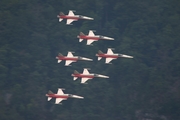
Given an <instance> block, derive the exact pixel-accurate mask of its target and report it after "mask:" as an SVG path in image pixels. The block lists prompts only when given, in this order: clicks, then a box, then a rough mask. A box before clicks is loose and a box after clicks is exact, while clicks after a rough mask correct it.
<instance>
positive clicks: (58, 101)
mask: <svg viewBox="0 0 180 120" xmlns="http://www.w3.org/2000/svg"><path fill="white" fill-rule="evenodd" d="M62 100H65V99H63V98H56V101H55V104H59V103H60V102H61V101H62Z"/></svg>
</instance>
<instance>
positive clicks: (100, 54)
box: [96, 48, 133, 63]
mask: <svg viewBox="0 0 180 120" xmlns="http://www.w3.org/2000/svg"><path fill="white" fill-rule="evenodd" d="M96 56H97V57H98V60H101V58H106V61H105V63H110V62H111V61H112V60H113V59H117V58H118V57H124V58H133V56H129V55H124V54H117V53H116V54H114V53H113V51H112V48H108V50H107V53H103V52H102V51H100V50H99V51H98V54H96Z"/></svg>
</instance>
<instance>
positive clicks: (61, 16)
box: [57, 10, 94, 25]
mask: <svg viewBox="0 0 180 120" xmlns="http://www.w3.org/2000/svg"><path fill="white" fill-rule="evenodd" d="M57 17H58V18H59V22H61V21H62V20H63V19H67V22H66V24H67V25H69V24H71V23H72V22H73V21H77V20H79V19H85V20H94V18H90V17H87V16H82V15H75V14H74V13H73V11H72V10H69V13H68V15H65V14H64V13H63V12H60V13H59V15H57Z"/></svg>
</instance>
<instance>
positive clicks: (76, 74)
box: [71, 68, 109, 83]
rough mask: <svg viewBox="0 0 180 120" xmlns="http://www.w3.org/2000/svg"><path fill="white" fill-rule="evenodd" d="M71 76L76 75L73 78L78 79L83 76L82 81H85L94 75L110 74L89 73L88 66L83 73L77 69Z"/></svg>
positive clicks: (103, 76)
mask: <svg viewBox="0 0 180 120" xmlns="http://www.w3.org/2000/svg"><path fill="white" fill-rule="evenodd" d="M71 76H73V77H74V78H73V80H76V79H77V78H81V83H85V82H86V81H87V80H89V79H93V78H94V77H100V78H109V77H108V76H105V75H100V74H94V73H89V71H88V69H87V68H84V71H83V73H79V72H78V71H76V70H75V71H74V73H73V74H72V75H71Z"/></svg>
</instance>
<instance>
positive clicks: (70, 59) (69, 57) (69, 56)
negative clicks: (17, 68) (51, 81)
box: [56, 52, 93, 66]
mask: <svg viewBox="0 0 180 120" xmlns="http://www.w3.org/2000/svg"><path fill="white" fill-rule="evenodd" d="M56 59H58V63H60V62H61V61H62V60H65V61H66V63H65V66H69V65H70V64H71V63H72V62H77V61H78V60H86V61H93V60H92V59H89V58H85V57H80V56H73V54H72V52H68V54H67V56H63V55H62V54H61V53H59V54H58V56H57V57H56Z"/></svg>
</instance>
